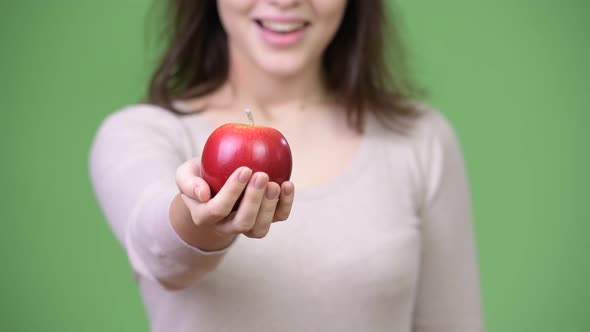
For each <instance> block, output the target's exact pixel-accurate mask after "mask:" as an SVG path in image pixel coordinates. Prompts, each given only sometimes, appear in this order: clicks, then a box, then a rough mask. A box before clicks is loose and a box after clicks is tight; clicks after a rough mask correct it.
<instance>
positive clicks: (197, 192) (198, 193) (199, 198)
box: [195, 185, 202, 201]
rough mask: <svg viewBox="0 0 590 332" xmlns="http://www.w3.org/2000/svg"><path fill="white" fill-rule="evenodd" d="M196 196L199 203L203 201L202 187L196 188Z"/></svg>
mask: <svg viewBox="0 0 590 332" xmlns="http://www.w3.org/2000/svg"><path fill="white" fill-rule="evenodd" d="M195 196H196V197H197V199H198V200H199V201H202V199H201V187H199V186H198V185H197V186H195Z"/></svg>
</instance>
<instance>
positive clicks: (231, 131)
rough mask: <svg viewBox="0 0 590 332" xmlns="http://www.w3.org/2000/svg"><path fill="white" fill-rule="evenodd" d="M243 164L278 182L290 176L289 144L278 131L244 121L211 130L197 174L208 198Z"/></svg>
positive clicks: (291, 162) (291, 163)
mask: <svg viewBox="0 0 590 332" xmlns="http://www.w3.org/2000/svg"><path fill="white" fill-rule="evenodd" d="M242 166H246V167H248V168H250V169H251V170H252V173H253V174H254V173H256V172H264V173H266V174H268V177H269V179H270V181H272V182H276V183H278V184H279V185H281V184H282V183H283V182H285V181H288V180H289V179H290V178H291V170H292V168H293V160H292V156H291V148H290V147H289V143H287V140H286V139H285V137H284V136H283V134H281V133H280V132H279V131H278V130H276V129H274V128H270V127H262V126H255V125H248V124H238V123H228V124H224V125H222V126H220V127H219V128H217V129H215V131H213V133H212V134H211V135H210V136H209V138H208V139H207V142H206V143H205V146H204V148H203V154H202V156H201V175H202V178H203V179H204V180H205V181H206V182H207V183H208V184H209V187H210V188H211V195H212V197H213V196H214V195H215V194H217V193H218V192H219V190H221V188H222V187H223V185H224V184H225V182H226V181H227V179H228V178H229V177H230V175H231V174H232V173H233V172H234V171H235V170H236V169H238V168H239V167H242Z"/></svg>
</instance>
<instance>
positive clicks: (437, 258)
mask: <svg viewBox="0 0 590 332" xmlns="http://www.w3.org/2000/svg"><path fill="white" fill-rule="evenodd" d="M427 116H428V117H429V118H428V119H427V120H428V121H427V123H428V128H425V130H424V133H423V134H424V136H425V139H424V140H423V141H422V145H421V147H420V150H421V152H420V156H421V157H420V159H421V164H422V165H423V167H422V168H423V174H424V179H425V184H424V188H425V193H424V196H423V197H424V202H423V206H422V208H421V211H420V215H421V217H422V218H421V234H422V247H421V250H422V251H421V265H420V276H419V283H418V289H417V297H416V306H415V311H414V329H413V331H415V332H477V331H483V330H484V323H483V317H482V308H481V295H480V288H479V276H478V271H477V258H476V256H477V255H476V247H475V243H474V234H473V225H472V213H471V201H470V200H471V198H470V192H469V187H468V182H467V176H466V171H465V165H464V161H463V157H462V153H461V149H460V146H459V142H458V140H457V137H456V135H455V132H454V131H453V128H452V127H451V126H450V124H449V123H448V122H447V120H446V119H445V118H444V117H443V116H442V115H440V114H439V113H435V112H433V113H432V114H428V115H427Z"/></svg>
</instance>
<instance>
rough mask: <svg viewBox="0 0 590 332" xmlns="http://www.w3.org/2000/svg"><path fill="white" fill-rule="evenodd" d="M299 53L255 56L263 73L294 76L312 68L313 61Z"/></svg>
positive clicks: (287, 76)
mask: <svg viewBox="0 0 590 332" xmlns="http://www.w3.org/2000/svg"><path fill="white" fill-rule="evenodd" d="M310 60H311V59H308V58H307V57H305V56H302V55H301V54H288V53H284V54H268V53H267V54H262V55H259V56H258V57H257V58H256V61H255V62H256V63H257V65H258V67H259V68H260V69H261V70H262V71H263V72H265V73H267V74H269V75H271V76H276V77H281V78H290V77H296V76H298V75H301V74H303V73H305V72H306V71H308V70H310V69H311V68H312V63H313V61H310Z"/></svg>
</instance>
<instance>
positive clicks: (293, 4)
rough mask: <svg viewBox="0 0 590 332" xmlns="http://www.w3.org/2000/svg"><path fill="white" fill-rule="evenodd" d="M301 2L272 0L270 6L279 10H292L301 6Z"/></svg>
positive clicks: (298, 0) (295, 0) (296, 0)
mask: <svg viewBox="0 0 590 332" xmlns="http://www.w3.org/2000/svg"><path fill="white" fill-rule="evenodd" d="M300 2H301V0H270V4H271V5H274V6H276V7H279V8H292V7H297V6H299V4H300Z"/></svg>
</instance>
